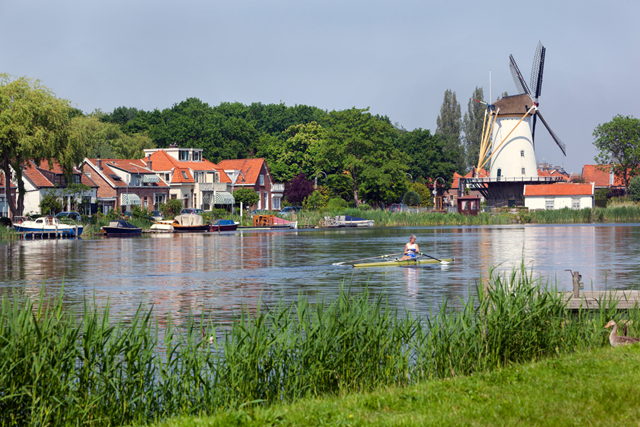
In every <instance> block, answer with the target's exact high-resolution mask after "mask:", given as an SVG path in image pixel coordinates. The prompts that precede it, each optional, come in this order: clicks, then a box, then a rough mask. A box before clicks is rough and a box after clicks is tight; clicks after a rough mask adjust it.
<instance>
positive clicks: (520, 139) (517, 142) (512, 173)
mask: <svg viewBox="0 0 640 427" xmlns="http://www.w3.org/2000/svg"><path fill="white" fill-rule="evenodd" d="M520 118H521V117H517V118H516V117H504V118H498V119H497V120H496V124H495V125H494V127H493V134H492V141H493V143H492V144H493V145H492V149H493V151H494V152H495V154H494V155H493V157H492V158H491V160H490V161H491V174H490V176H491V178H496V177H497V175H498V169H500V170H501V177H503V178H523V177H524V178H533V177H537V176H538V168H537V166H536V155H535V152H534V150H533V145H532V143H531V123H530V122H531V116H529V117H527V118H525V119H524V120H523V121H522V122H521V123H520V124H518V121H519V120H520ZM516 125H517V127H516ZM514 128H515V129H514ZM512 130H513V132H512V133H511V135H509V132H511V131H512ZM507 135H509V139H508V140H506V141H504V140H505V137H506V136H507ZM503 141H504V143H502V142H503ZM501 144H502V145H501ZM498 147H499V148H498ZM521 151H524V156H522V153H521ZM523 168H524V171H525V173H524V174H522V169H523Z"/></svg>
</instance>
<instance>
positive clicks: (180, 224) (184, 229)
mask: <svg viewBox="0 0 640 427" xmlns="http://www.w3.org/2000/svg"><path fill="white" fill-rule="evenodd" d="M171 226H172V227H173V231H174V232H175V233H194V232H196V233H198V232H203V231H209V224H204V221H203V219H202V216H201V215H197V214H185V215H178V216H177V217H175V218H173V222H172V223H171Z"/></svg>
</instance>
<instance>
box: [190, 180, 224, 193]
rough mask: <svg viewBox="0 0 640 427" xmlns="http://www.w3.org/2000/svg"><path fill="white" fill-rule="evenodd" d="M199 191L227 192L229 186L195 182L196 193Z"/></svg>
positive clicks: (222, 183) (219, 183) (221, 183)
mask: <svg viewBox="0 0 640 427" xmlns="http://www.w3.org/2000/svg"><path fill="white" fill-rule="evenodd" d="M200 191H229V184H227V183H225V182H196V192H200Z"/></svg>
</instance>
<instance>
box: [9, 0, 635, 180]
mask: <svg viewBox="0 0 640 427" xmlns="http://www.w3.org/2000/svg"><path fill="white" fill-rule="evenodd" d="M639 16H640V2H638V1H637V0H612V1H608V2H604V1H581V2H578V1H571V2H566V1H565V2H562V1H537V2H481V1H457V0H450V1H446V2H432V1H424V0H423V1H408V0H395V1H376V0H367V1H360V0H341V1H333V0H324V1H316V2H309V1H301V0H298V1H293V0H281V1H270V0H235V1H229V0H227V1H217V0H209V1H190V0H183V1H180V2H176V1H162V0H154V1H142V0H128V1H120V0H109V1H65V0H59V1H55V2H52V1H50V0H37V1H36V0H0V72H1V73H9V74H12V75H15V76H28V77H32V78H36V79H39V80H41V81H42V83H44V84H45V85H46V86H48V87H49V88H51V89H52V90H53V92H54V93H56V95H57V96H59V97H62V98H66V99H68V100H70V101H71V102H72V104H74V105H75V106H77V107H78V108H80V109H82V110H83V111H85V112H91V111H93V110H94V109H98V108H99V109H101V110H102V111H105V112H110V111H112V110H113V109H114V108H116V107H119V106H127V107H136V108H139V109H144V110H153V109H155V108H158V109H164V108H169V107H171V106H172V105H173V104H176V103H179V102H181V101H183V100H185V99H186V98H189V97H196V98H199V99H201V100H202V101H204V102H207V103H208V104H210V105H218V104H220V103H221V102H234V101H238V102H242V103H244V104H250V103H252V102H262V103H265V104H269V103H280V102H284V103H285V104H286V105H296V104H306V105H314V106H317V107H320V108H322V109H326V110H342V109H345V108H351V107H358V108H366V107H369V108H370V111H371V112H372V113H374V114H382V115H386V116H388V117H389V118H390V119H391V121H392V122H394V123H397V124H398V125H400V126H402V127H404V128H405V129H408V130H412V129H415V128H423V129H430V130H431V131H435V128H436V119H437V117H438V114H439V112H440V107H441V105H442V100H443V97H444V92H445V90H447V89H451V90H453V91H455V92H456V95H457V98H458V100H459V102H460V103H461V106H462V111H463V114H464V111H466V109H467V103H468V101H469V98H470V97H471V94H472V93H473V90H474V89H475V87H476V86H478V87H482V88H483V90H484V93H485V100H489V99H490V98H489V86H490V81H491V99H492V100H493V101H495V99H496V98H497V96H498V95H499V94H501V93H503V92H505V91H506V92H508V93H509V94H512V95H513V94H516V89H515V85H514V83H513V79H512V77H511V73H510V71H509V55H510V54H513V55H514V57H515V59H516V61H517V63H518V65H519V68H520V70H521V71H522V73H523V75H524V77H525V80H526V81H527V82H528V81H529V76H530V73H531V66H532V61H533V56H534V52H535V48H536V45H537V43H538V41H539V40H540V41H542V43H543V44H544V46H545V47H546V48H547V51H546V62H545V69H544V83H543V86H542V95H541V97H540V111H541V112H542V113H543V114H544V117H545V119H546V120H547V123H548V124H549V125H550V127H551V128H552V129H553V130H554V132H555V133H556V134H557V135H558V136H559V137H560V138H561V139H562V140H563V141H564V143H565V144H566V145H567V157H564V156H563V155H562V152H561V151H560V149H559V148H558V147H557V146H556V145H555V143H554V142H553V140H552V139H551V138H550V137H549V136H548V134H547V133H546V131H545V130H544V128H543V127H542V126H540V127H537V128H536V157H537V159H538V161H542V160H546V161H547V162H549V163H553V164H555V165H561V166H564V167H565V169H566V170H567V171H568V172H580V171H581V169H582V165H583V164H593V163H594V156H595V155H596V150H595V147H594V145H593V136H592V133H593V131H594V129H595V127H596V126H598V125H599V124H601V123H605V122H607V121H610V120H611V119H612V118H613V117H614V116H615V115H617V114H621V115H624V116H627V115H631V116H634V117H640V112H639V111H638V109H639V108H640V106H639V104H638V94H639V86H638V83H637V81H638V80H637V75H638V73H639V70H640V55H639V52H640V25H638V24H637V20H638V17H639ZM490 75H491V80H490V78H489V76H490ZM634 82H636V83H634Z"/></svg>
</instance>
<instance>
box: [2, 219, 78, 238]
mask: <svg viewBox="0 0 640 427" xmlns="http://www.w3.org/2000/svg"><path fill="white" fill-rule="evenodd" d="M13 228H14V230H16V231H17V232H20V233H34V234H53V235H58V236H75V237H77V236H80V235H81V234H82V230H83V226H82V225H80V224H78V225H75V224H74V225H69V224H63V223H61V222H60V221H59V220H58V218H56V217H54V216H47V217H42V218H38V219H36V220H35V221H23V222H21V223H19V224H14V225H13Z"/></svg>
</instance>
